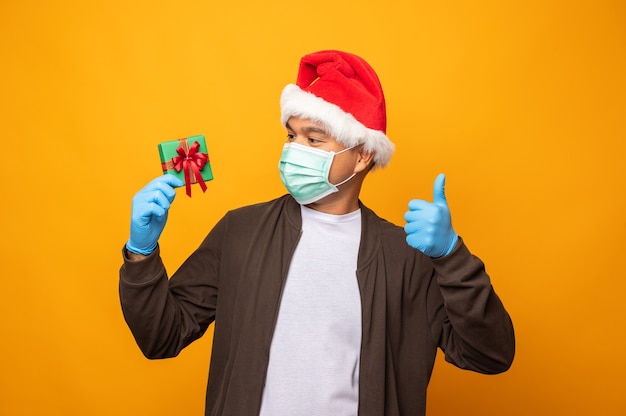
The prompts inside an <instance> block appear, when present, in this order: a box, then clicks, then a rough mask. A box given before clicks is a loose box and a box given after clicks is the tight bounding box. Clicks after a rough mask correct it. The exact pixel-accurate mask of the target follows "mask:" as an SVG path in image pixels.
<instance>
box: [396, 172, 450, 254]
mask: <svg viewBox="0 0 626 416" xmlns="http://www.w3.org/2000/svg"><path fill="white" fill-rule="evenodd" d="M445 183H446V175H444V174H443V173H442V174H439V175H438V176H437V179H435V187H434V199H433V202H432V203H431V202H427V201H423V200H420V199H414V200H412V201H411V202H409V211H407V212H406V214H404V219H405V220H406V222H407V223H406V225H405V226H404V231H405V232H406V234H407V236H406V242H407V243H408V244H409V245H410V246H411V247H413V248H416V249H418V250H420V251H421V252H422V253H424V254H426V255H427V256H430V257H433V258H437V257H443V256H445V255H447V254H450V252H451V251H452V250H453V249H454V247H455V246H456V243H457V241H458V239H459V236H458V235H457V233H456V232H455V231H454V229H453V228H452V221H451V219H450V210H449V209H448V202H447V201H446V194H445V190H444V186H445Z"/></svg>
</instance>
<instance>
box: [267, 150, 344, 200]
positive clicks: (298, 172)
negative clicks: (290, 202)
mask: <svg viewBox="0 0 626 416" xmlns="http://www.w3.org/2000/svg"><path fill="white" fill-rule="evenodd" d="M350 149H352V147H350V148H348V149H344V150H342V151H340V152H337V153H335V152H327V151H325V150H320V149H315V148H312V147H309V146H303V145H301V144H297V143H285V146H283V153H282V155H281V157H280V161H279V162H278V169H279V170H280V179H281V180H282V181H283V184H284V185H285V187H286V188H287V190H288V191H289V193H290V194H291V196H293V197H294V199H295V200H296V201H298V203H300V204H302V205H306V204H311V203H313V202H316V201H319V200H320V199H322V198H324V197H325V196H328V195H330V194H332V193H334V192H337V191H338V189H337V187H338V186H339V185H343V184H344V183H346V182H348V181H349V180H350V179H352V178H353V177H354V175H356V173H353V174H352V175H350V176H349V177H348V178H347V179H345V180H343V181H341V182H340V183H338V184H335V185H333V184H332V183H330V182H329V181H328V173H329V172H330V167H331V166H332V164H333V159H334V157H335V155H338V154H341V153H343V152H346V151H348V150H350Z"/></svg>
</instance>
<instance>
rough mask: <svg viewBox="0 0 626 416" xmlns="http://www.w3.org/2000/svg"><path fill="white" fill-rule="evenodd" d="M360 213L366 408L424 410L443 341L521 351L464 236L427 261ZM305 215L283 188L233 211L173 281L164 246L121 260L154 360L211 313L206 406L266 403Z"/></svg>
mask: <svg viewBox="0 0 626 416" xmlns="http://www.w3.org/2000/svg"><path fill="white" fill-rule="evenodd" d="M361 211H362V237H361V246H360V249H359V257H358V268H357V271H356V276H357V280H358V284H359V289H360V293H361V302H362V314H363V316H362V325H363V328H362V343H361V368H360V386H359V415H360V416H381V415H388V416H395V415H407V416H409V415H410V416H413V415H423V414H424V413H425V407H426V387H427V385H428V381H429V379H430V375H431V372H432V369H433V365H434V360H435V354H436V351H437V348H438V347H439V348H441V349H442V350H443V351H444V352H445V357H446V360H447V361H449V362H451V363H453V364H455V365H457V366H458V367H461V368H465V369H470V370H474V371H478V372H481V373H499V372H502V371H505V370H507V369H508V368H509V366H510V365H511V363H512V361H513V356H514V353H515V341H514V333H513V326H512V324H511V320H510V318H509V316H508V314H507V312H506V311H505V309H504V307H503V305H502V303H501V302H500V299H499V298H498V296H497V295H496V294H495V292H494V291H493V289H492V286H491V283H490V280H489V277H488V276H487V274H486V273H485V269H484V266H483V263H482V262H481V261H480V260H479V259H478V258H476V257H475V256H473V255H472V254H471V253H470V252H469V251H468V249H467V248H466V246H465V245H464V243H463V241H462V240H459V243H458V244H457V247H456V248H455V249H454V251H453V252H452V253H450V254H449V255H447V256H445V257H443V258H440V259H431V258H429V257H427V256H425V255H423V254H422V253H420V252H419V251H417V250H415V249H413V248H411V247H409V246H408V245H407V244H406V241H405V233H404V231H403V230H402V228H400V227H398V226H396V225H393V224H391V223H389V222H387V221H385V220H383V219H381V218H380V217H378V216H377V215H376V214H375V213H374V212H373V211H371V210H369V209H368V208H366V207H365V206H363V205H361ZM301 222H302V220H301V216H300V206H299V205H298V204H297V203H296V202H295V201H294V200H293V199H292V198H291V197H290V196H288V195H286V196H283V197H281V198H278V199H276V200H273V201H270V202H267V203H262V204H258V205H253V206H249V207H244V208H240V209H237V210H234V211H231V212H229V213H228V214H227V215H225V216H224V218H222V219H221V220H220V221H219V223H218V224H217V225H216V226H215V227H214V228H213V230H212V231H211V232H210V233H209V235H208V236H207V237H206V239H205V240H204V241H203V242H202V244H201V245H200V247H199V248H198V249H197V250H196V251H195V252H194V253H193V254H192V255H191V256H190V257H189V258H188V259H187V260H186V261H185V263H184V264H183V265H182V266H181V267H180V268H179V270H178V271H176V273H175V274H174V275H173V276H172V278H171V279H170V280H169V281H168V277H167V274H166V271H165V268H164V266H163V264H162V262H161V259H160V257H159V251H158V249H157V250H155V252H154V253H152V254H151V255H150V256H148V257H147V258H146V259H144V260H142V261H139V262H130V261H127V260H125V261H124V264H123V266H122V268H121V270H120V299H121V303H122V309H123V312H124V316H125V319H126V321H127V323H128V326H129V327H130V329H131V331H132V333H133V335H134V336H135V339H136V341H137V344H138V345H139V347H140V348H141V350H142V351H143V353H144V354H145V355H146V356H147V357H148V358H166V357H173V356H176V355H177V354H178V353H179V352H180V351H181V350H182V349H183V348H184V347H185V346H187V345H188V344H189V343H191V342H192V341H194V340H196V339H198V338H199V337H200V336H202V334H203V333H204V332H205V331H206V329H207V327H208V326H209V325H210V324H211V323H212V322H214V321H215V332H214V340H213V351H212V356H211V370H210V374H209V382H208V388H207V396H206V415H212V416H216V415H220V416H231V415H232V416H248V415H250V416H253V415H258V413H259V409H260V405H261V397H262V392H263V385H264V381H265V374H266V370H267V366H268V361H269V351H270V343H271V340H272V333H273V331H274V326H275V323H276V318H277V314H278V307H279V304H280V298H281V292H282V289H283V286H284V282H285V278H286V276H287V270H288V268H289V264H290V261H291V257H292V254H293V252H294V249H295V247H296V245H297V244H298V239H299V237H300V232H301V231H300V230H301ZM315 315H316V314H315V311H314V310H312V311H311V321H310V324H311V325H315ZM320 382H322V381H320Z"/></svg>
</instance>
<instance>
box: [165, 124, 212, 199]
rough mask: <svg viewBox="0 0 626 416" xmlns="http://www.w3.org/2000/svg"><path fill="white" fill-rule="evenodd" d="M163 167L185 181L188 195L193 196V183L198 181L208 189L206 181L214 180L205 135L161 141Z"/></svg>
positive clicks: (203, 188) (202, 186) (166, 171)
mask: <svg viewBox="0 0 626 416" xmlns="http://www.w3.org/2000/svg"><path fill="white" fill-rule="evenodd" d="M159 155H160V156H161V168H162V169H163V173H164V174H165V173H170V174H172V175H174V176H176V177H177V178H179V179H180V180H181V181H184V182H185V188H186V192H187V195H189V196H191V184H193V183H197V184H199V185H200V187H201V188H202V192H204V191H206V184H205V183H204V182H205V181H210V180H213V172H212V171H211V162H210V161H209V153H208V152H207V149H206V142H205V140H204V136H203V135H198V136H189V137H185V138H183V139H178V140H170V141H167V142H163V143H159Z"/></svg>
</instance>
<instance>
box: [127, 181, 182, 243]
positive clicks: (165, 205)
mask: <svg viewBox="0 0 626 416" xmlns="http://www.w3.org/2000/svg"><path fill="white" fill-rule="evenodd" d="M183 185H184V183H183V181H181V180H180V179H178V178H177V177H176V176H174V175H170V174H167V175H163V176H159V177H158V178H156V179H154V180H152V181H151V182H150V183H148V184H147V185H146V186H145V187H144V188H143V189H142V190H140V191H139V192H137V194H135V196H134V197H133V209H132V214H131V219H130V238H129V239H128V242H127V243H126V249H127V250H128V251H130V252H131V253H136V254H142V255H148V254H150V253H152V251H153V250H154V249H155V248H156V246H157V242H158V241H159V237H160V236H161V232H162V231H163V228H164V227H165V223H166V221H167V212H168V210H169V208H170V205H171V204H172V202H173V201H174V197H176V190H175V189H174V188H178V187H179V186H183Z"/></svg>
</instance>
